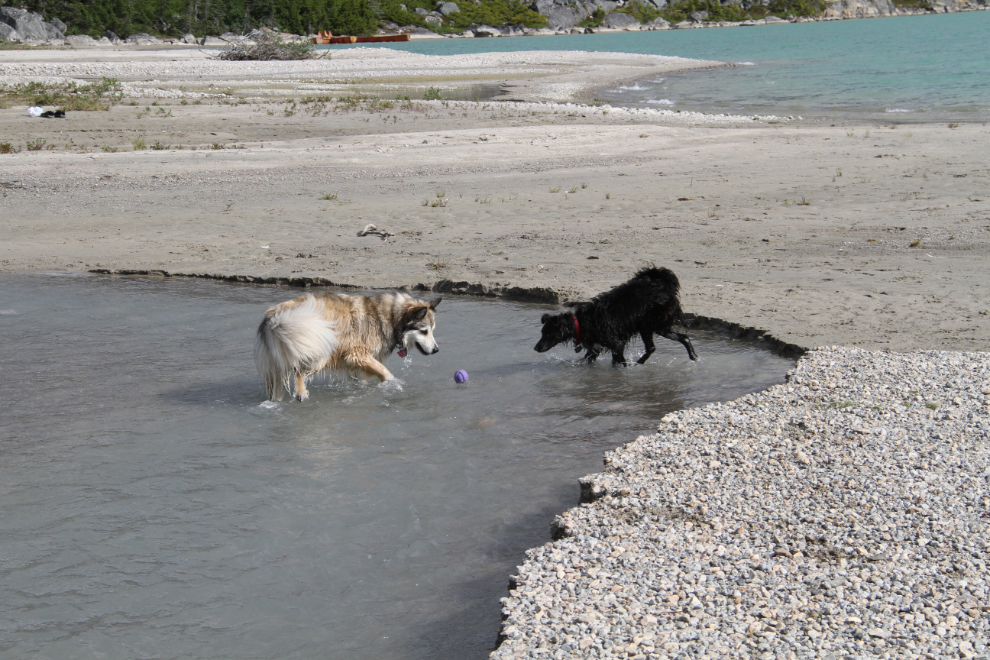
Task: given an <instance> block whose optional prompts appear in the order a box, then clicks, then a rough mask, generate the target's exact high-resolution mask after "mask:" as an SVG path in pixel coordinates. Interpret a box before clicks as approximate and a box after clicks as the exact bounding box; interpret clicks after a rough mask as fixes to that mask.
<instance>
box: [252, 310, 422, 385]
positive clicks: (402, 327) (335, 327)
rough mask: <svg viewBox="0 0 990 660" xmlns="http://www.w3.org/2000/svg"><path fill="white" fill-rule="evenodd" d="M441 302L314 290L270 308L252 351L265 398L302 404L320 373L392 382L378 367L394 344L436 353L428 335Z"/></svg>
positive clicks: (387, 372)
mask: <svg viewBox="0 0 990 660" xmlns="http://www.w3.org/2000/svg"><path fill="white" fill-rule="evenodd" d="M439 303H440V298H437V299H436V300H431V301H429V302H427V301H423V300H417V299H416V298H413V297H412V296H409V295H407V294H405V293H401V292H393V293H382V294H379V295H377V296H372V297H368V296H360V295H342V294H336V293H316V294H306V295H304V296H299V297H298V298H293V299H292V300H288V301H286V302H283V303H279V304H278V305H275V306H273V307H270V308H269V309H268V310H267V311H266V312H265V317H264V319H262V321H261V325H260V326H259V327H258V336H257V339H256V341H255V346H254V361H255V364H256V365H257V367H258V373H259V374H260V375H261V379H262V381H264V384H265V390H266V392H267V393H268V398H269V399H271V400H272V401H278V400H280V399H281V398H282V390H285V391H287V392H289V394H293V395H294V396H295V398H296V399H297V400H298V401H304V400H306V398H307V397H308V396H309V392H308V391H307V389H306V382H307V381H308V380H309V379H310V378H312V377H313V376H314V375H315V374H317V373H319V372H321V371H324V370H326V371H331V372H339V373H346V374H348V375H350V376H352V377H355V378H359V379H361V380H366V381H373V380H378V381H382V382H384V381H387V380H392V379H393V378H394V376H392V374H391V372H389V370H388V369H386V368H385V365H384V364H382V363H383V362H384V361H385V360H386V359H387V358H388V356H389V354H390V353H391V352H392V351H393V350H395V349H396V347H401V348H402V349H405V350H412V349H413V348H414V347H415V348H416V349H418V350H419V352H420V353H422V354H423V355H431V354H433V353H436V352H437V351H439V350H440V347H439V346H437V342H436V339H435V338H434V337H433V329H434V327H435V325H436V322H435V314H434V311H435V310H436V308H437V305H438V304H439ZM403 354H404V351H400V355H403ZM293 386H294V391H293Z"/></svg>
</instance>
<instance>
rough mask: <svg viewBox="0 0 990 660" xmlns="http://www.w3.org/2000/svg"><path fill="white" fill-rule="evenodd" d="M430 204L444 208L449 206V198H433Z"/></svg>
mask: <svg viewBox="0 0 990 660" xmlns="http://www.w3.org/2000/svg"><path fill="white" fill-rule="evenodd" d="M430 206H432V207H433V208H443V207H445V206H447V200H446V199H444V198H443V197H438V198H437V199H435V200H433V202H431V203H430Z"/></svg>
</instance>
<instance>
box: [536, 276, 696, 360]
mask: <svg viewBox="0 0 990 660" xmlns="http://www.w3.org/2000/svg"><path fill="white" fill-rule="evenodd" d="M680 288H681V285H680V282H678V280H677V276H676V275H674V273H672V272H671V271H670V270H668V269H666V268H655V267H650V268H644V269H642V270H641V271H639V272H638V273H636V275H634V276H633V278H632V279H631V280H629V281H628V282H626V283H625V284H620V285H619V286H617V287H615V288H614V289H612V290H611V291H608V292H606V293H602V294H600V295H598V296H596V297H595V298H594V299H592V301H591V302H587V303H578V304H577V305H575V306H574V311H573V312H564V313H563V314H544V315H543V318H542V319H541V321H542V323H543V336H542V338H541V339H540V341H539V343H537V344H536V350H537V351H539V352H540V353H544V352H546V351H549V350H550V349H551V348H553V347H554V346H556V345H557V344H561V343H564V342H568V341H573V342H574V345H575V350H576V351H577V352H580V351H581V350H582V349H584V350H587V353H586V354H585V356H584V358H585V359H586V360H587V361H589V362H594V361H595V360H596V359H597V358H598V356H599V355H600V354H601V352H602V351H603V350H607V351H611V353H612V364H626V357H625V350H626V344H627V343H628V342H629V340H630V339H631V338H632V337H633V335H636V334H638V335H639V336H640V337H641V338H642V339H643V344H644V345H645V346H646V352H645V353H643V356H642V357H641V358H639V360H637V362H638V363H639V364H643V363H644V362H646V361H647V360H648V359H649V357H650V355H652V354H653V352H654V351H655V350H656V346H655V345H654V344H653V335H654V334H657V335H660V336H661V337H666V338H667V339H672V340H674V341H679V342H680V343H681V344H683V345H684V347H685V348H686V349H687V352H688V357H690V358H691V359H692V360H697V359H698V355H697V354H696V353H695V352H694V347H693V346H692V345H691V340H690V339H689V338H688V336H687V335H685V334H683V333H680V332H674V331H673V330H672V327H673V325H674V324H675V323H677V322H679V321H680V320H681V316H682V312H681V304H680V301H679V299H678V293H679V292H680Z"/></svg>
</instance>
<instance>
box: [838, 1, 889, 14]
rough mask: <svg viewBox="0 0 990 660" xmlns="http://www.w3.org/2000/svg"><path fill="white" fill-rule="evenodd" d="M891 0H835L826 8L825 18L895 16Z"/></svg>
mask: <svg viewBox="0 0 990 660" xmlns="http://www.w3.org/2000/svg"><path fill="white" fill-rule="evenodd" d="M896 14H897V8H896V7H894V3H893V2H891V0H834V1H832V2H829V3H828V7H826V8H825V14H824V18H873V17H876V16H895V15H896Z"/></svg>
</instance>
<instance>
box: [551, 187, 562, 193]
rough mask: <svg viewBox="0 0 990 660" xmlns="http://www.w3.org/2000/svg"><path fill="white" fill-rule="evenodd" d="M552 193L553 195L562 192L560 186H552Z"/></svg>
mask: <svg viewBox="0 0 990 660" xmlns="http://www.w3.org/2000/svg"><path fill="white" fill-rule="evenodd" d="M550 192H552V193H559V192H560V186H551V188H550Z"/></svg>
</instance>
